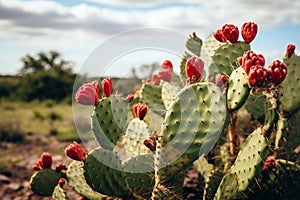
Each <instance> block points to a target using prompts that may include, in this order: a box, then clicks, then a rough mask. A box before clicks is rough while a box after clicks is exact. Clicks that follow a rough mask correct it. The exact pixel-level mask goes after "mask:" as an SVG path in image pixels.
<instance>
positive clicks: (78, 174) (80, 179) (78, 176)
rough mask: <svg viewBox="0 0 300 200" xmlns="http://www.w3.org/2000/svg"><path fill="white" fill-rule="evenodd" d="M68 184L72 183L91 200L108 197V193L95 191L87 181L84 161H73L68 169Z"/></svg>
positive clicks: (76, 189)
mask: <svg viewBox="0 0 300 200" xmlns="http://www.w3.org/2000/svg"><path fill="white" fill-rule="evenodd" d="M66 175H67V180H68V185H70V186H71V187H72V188H73V189H74V190H75V191H76V192H78V193H79V194H80V195H82V196H84V197H86V198H88V199H90V200H100V199H105V198H107V196H106V195H103V194H100V193H98V192H96V191H94V190H93V189H92V188H91V187H90V186H89V185H88V184H87V183H86V180H85V178H84V175H83V162H81V161H73V162H72V163H71V164H70V165H69V166H68V170H67V173H66Z"/></svg>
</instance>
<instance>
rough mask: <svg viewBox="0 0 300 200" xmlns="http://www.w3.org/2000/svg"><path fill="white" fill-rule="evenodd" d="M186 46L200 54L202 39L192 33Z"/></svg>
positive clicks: (197, 54) (194, 52)
mask: <svg viewBox="0 0 300 200" xmlns="http://www.w3.org/2000/svg"><path fill="white" fill-rule="evenodd" d="M185 46H186V48H187V49H188V50H190V51H191V52H192V53H193V54H195V55H196V56H200V52H201V46H202V40H201V39H200V38H199V37H197V36H196V34H195V35H190V37H189V39H188V40H187V41H186V44H185Z"/></svg>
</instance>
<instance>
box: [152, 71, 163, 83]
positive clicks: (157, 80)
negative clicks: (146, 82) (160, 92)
mask: <svg viewBox="0 0 300 200" xmlns="http://www.w3.org/2000/svg"><path fill="white" fill-rule="evenodd" d="M160 80H161V77H160V76H159V74H153V75H152V76H151V82H152V83H154V84H155V85H159V83H160Z"/></svg>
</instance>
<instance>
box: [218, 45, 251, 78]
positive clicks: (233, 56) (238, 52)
mask: <svg viewBox="0 0 300 200" xmlns="http://www.w3.org/2000/svg"><path fill="white" fill-rule="evenodd" d="M248 50H250V45H249V44H247V43H245V42H236V43H234V44H231V43H225V44H222V45H221V46H219V48H218V49H216V51H215V53H214V55H213V56H212V59H213V63H214V64H216V65H217V68H218V70H219V73H220V74H223V75H227V76H230V74H231V72H232V71H233V70H235V69H236V68H238V67H239V65H238V64H237V58H238V57H241V56H243V53H244V52H245V51H248Z"/></svg>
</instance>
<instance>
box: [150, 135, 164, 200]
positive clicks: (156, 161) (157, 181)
mask: <svg viewBox="0 0 300 200" xmlns="http://www.w3.org/2000/svg"><path fill="white" fill-rule="evenodd" d="M155 139H156V151H155V156H154V177H155V183H154V187H153V190H152V195H151V200H156V199H157V190H158V188H159V186H160V184H161V182H160V176H159V173H158V171H159V163H160V161H159V157H160V151H161V140H162V137H160V136H157V137H156V138H155Z"/></svg>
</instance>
